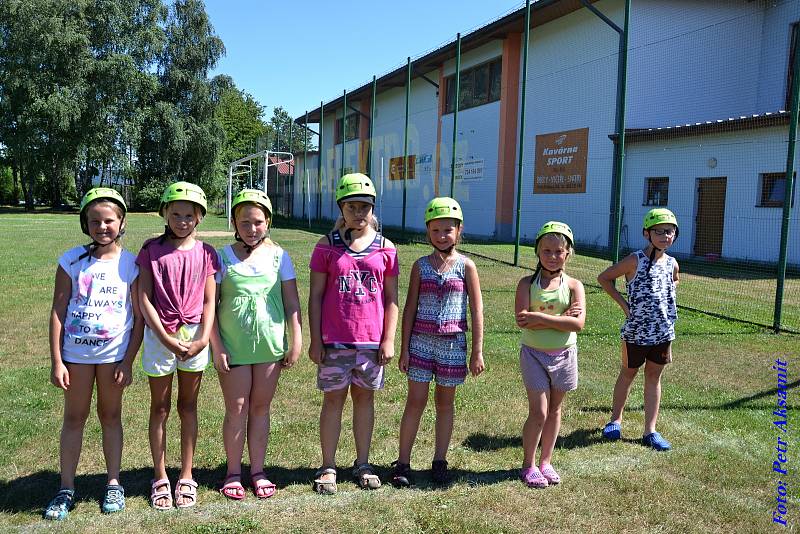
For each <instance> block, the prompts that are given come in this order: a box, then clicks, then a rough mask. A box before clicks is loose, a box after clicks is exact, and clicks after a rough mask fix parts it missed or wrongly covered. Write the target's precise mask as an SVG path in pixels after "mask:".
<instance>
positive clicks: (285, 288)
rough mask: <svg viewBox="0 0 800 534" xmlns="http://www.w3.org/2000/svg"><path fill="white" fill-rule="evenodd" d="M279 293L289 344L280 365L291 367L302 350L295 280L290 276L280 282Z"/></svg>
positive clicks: (298, 298)
mask: <svg viewBox="0 0 800 534" xmlns="http://www.w3.org/2000/svg"><path fill="white" fill-rule="evenodd" d="M281 295H282V296H283V313H284V316H285V317H286V323H287V326H288V327H289V332H290V333H289V335H290V337H291V345H289V351H288V352H287V353H286V355H285V356H284V357H283V360H281V365H283V366H284V367H291V366H293V365H294V364H295V363H297V359H298V358H299V357H300V352H301V351H302V350H303V334H302V332H301V329H300V324H301V320H302V319H301V318H300V297H299V296H298V294H297V280H296V279H294V278H292V279H291V280H286V281H285V282H281Z"/></svg>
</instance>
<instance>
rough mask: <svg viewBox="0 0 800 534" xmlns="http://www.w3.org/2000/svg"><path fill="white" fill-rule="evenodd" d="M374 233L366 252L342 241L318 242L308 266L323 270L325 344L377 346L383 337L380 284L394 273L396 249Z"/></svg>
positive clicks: (348, 346)
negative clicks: (360, 251)
mask: <svg viewBox="0 0 800 534" xmlns="http://www.w3.org/2000/svg"><path fill="white" fill-rule="evenodd" d="M380 243H382V238H381V236H380V234H379V235H378V236H377V237H376V240H375V242H374V245H371V246H370V249H371V250H370V249H368V252H367V254H366V255H363V254H357V255H355V254H353V253H352V251H351V250H350V249H349V248H347V247H346V246H344V245H343V244H342V243H341V241H334V244H333V245H328V244H317V246H316V247H315V248H314V252H313V253H312V254H311V262H310V264H309V266H310V267H311V270H312V271H314V272H318V273H326V274H327V275H328V278H327V280H326V286H325V293H324V294H323V296H322V321H321V322H322V342H323V344H324V345H325V346H326V347H338V348H365V349H377V348H378V347H379V345H380V342H381V340H382V338H383V284H384V279H385V277H387V276H397V275H398V274H399V272H400V271H399V267H398V264H397V251H396V250H395V249H393V248H385V247H382V246H380Z"/></svg>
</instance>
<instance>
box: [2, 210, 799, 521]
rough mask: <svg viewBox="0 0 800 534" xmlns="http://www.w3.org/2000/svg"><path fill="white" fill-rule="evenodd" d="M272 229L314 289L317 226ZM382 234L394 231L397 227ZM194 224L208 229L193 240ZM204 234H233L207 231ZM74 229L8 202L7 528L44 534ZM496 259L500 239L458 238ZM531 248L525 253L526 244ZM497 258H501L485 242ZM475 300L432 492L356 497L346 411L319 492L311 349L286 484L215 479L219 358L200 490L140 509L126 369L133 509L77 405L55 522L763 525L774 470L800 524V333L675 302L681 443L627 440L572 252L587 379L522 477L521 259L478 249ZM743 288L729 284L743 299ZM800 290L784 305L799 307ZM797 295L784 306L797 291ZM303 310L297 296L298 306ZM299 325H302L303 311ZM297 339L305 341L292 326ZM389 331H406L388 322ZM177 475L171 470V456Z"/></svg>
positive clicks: (611, 355)
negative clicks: (479, 312)
mask: <svg viewBox="0 0 800 534" xmlns="http://www.w3.org/2000/svg"><path fill="white" fill-rule="evenodd" d="M161 228H162V222H161V219H160V218H158V217H157V216H155V215H153V214H134V215H132V216H131V217H130V221H129V232H128V235H127V237H126V248H128V249H130V250H131V251H134V252H136V251H138V249H139V247H140V245H141V243H142V242H143V241H144V239H146V238H147V237H149V236H151V235H153V234H156V233H159V232H160V231H161ZM200 229H201V230H206V231H207V230H224V229H225V221H224V220H223V219H221V218H218V217H209V218H208V219H207V220H206V221H204V222H203V224H202V225H201V227H200ZM273 237H274V238H275V239H276V240H277V241H278V242H279V243H280V244H281V245H282V246H283V247H284V248H286V249H287V250H288V251H289V253H290V255H291V257H292V259H293V261H294V263H295V265H296V267H297V271H298V287H299V289H300V297H301V301H302V302H304V303H305V301H306V298H307V291H308V269H307V264H308V259H309V255H310V252H311V249H312V247H313V243H314V242H315V241H316V240H317V239H318V234H314V233H311V232H306V231H302V230H281V229H277V230H275V231H274V232H273ZM390 237H391V235H390ZM204 239H205V238H204ZM205 240H206V241H208V242H210V243H211V244H212V245H214V246H215V247H219V246H221V245H223V244H225V243H228V242H229V241H230V240H231V239H230V238H226V237H215V238H208V239H205ZM83 242H85V236H82V234H81V233H80V229H79V226H78V218H77V216H76V215H53V214H37V215H35V216H29V215H22V214H0V250H2V251H3V254H2V257H3V261H2V262H0V287H1V288H2V291H3V300H2V305H0V371H2V372H0V398H2V401H0V531H2V532H8V531H13V530H22V531H37V530H42V529H44V528H48V529H49V527H51V525H50V524H46V523H45V522H44V521H43V520H41V519H40V517H41V516H40V514H41V510H42V508H43V507H44V506H45V504H46V503H47V501H48V500H49V498H50V497H51V496H52V494H53V493H54V492H55V490H57V489H58V481H59V478H58V433H59V429H60V424H61V413H62V395H61V393H60V392H59V391H58V390H56V388H54V387H52V386H51V385H49V381H48V377H49V357H48V347H47V319H48V312H49V308H50V300H51V296H52V284H53V276H54V273H55V268H56V261H57V258H58V257H59V255H60V254H61V253H62V252H63V251H64V250H66V249H68V248H70V247H72V246H74V245H76V244H79V243H83ZM481 247H486V249H485V251H484V252H485V254H484V255H485V256H493V255H494V254H495V253H496V251H495V250H493V249H492V247H495V246H494V245H474V244H473V245H470V247H469V249H470V251H474V252H476V253H479V254H480V253H481ZM399 248H400V250H399V256H400V263H401V270H402V273H401V278H400V280H401V308H402V303H403V302H404V295H405V287H406V285H407V282H408V280H407V277H408V270H409V268H410V265H411V263H412V262H413V260H415V259H416V258H417V257H419V256H421V255H423V254H426V253H427V252H428V250H429V249H428V247H426V246H423V245H403V246H400V247H399ZM532 256H533V255H532V252H531V251H530V249H526V250H525V255H524V256H523V257H525V258H532ZM494 257H496V256H494ZM474 258H475V261H476V263H477V265H478V269H479V273H480V277H481V284H482V287H483V298H484V303H485V309H486V313H485V325H486V337H485V348H484V356H485V359H486V365H487V370H486V372H485V373H484V375H482V376H481V377H479V378H477V379H469V380H468V381H467V383H466V385H464V386H462V387H461V388H460V389H459V393H458V397H457V400H456V404H457V415H456V426H455V431H454V435H453V441H452V448H451V451H450V453H449V457H448V459H449V461H450V465H451V467H452V468H453V469H454V472H455V474H456V479H455V481H454V483H453V484H452V485H451V486H449V487H447V488H444V489H437V488H433V487H432V486H431V485H430V483H429V477H428V473H427V472H421V473H418V476H417V487H416V488H415V489H412V490H396V489H394V488H391V487H389V486H388V485H387V486H385V487H384V488H382V489H380V490H378V491H374V492H364V491H360V490H358V489H357V488H356V486H355V484H354V483H352V482H350V478H349V476H348V472H347V471H346V470H345V469H344V468H345V467H346V466H348V465H350V464H351V463H352V461H353V458H354V450H353V443H352V435H351V433H350V430H351V427H350V424H349V413H350V412H349V411H347V409H346V413H345V418H344V424H343V432H342V440H341V442H340V449H339V454H338V457H337V458H338V463H339V465H340V474H339V479H340V485H339V486H340V492H339V494H338V495H336V496H332V497H323V496H318V495H315V494H314V493H312V491H311V487H310V484H309V482H310V479H311V478H312V474H313V472H314V470H315V468H316V467H317V466H318V465H319V461H320V453H319V442H318V433H317V424H318V415H319V407H320V403H321V398H322V397H321V394H320V393H319V392H318V391H317V390H316V389H315V387H314V383H315V381H314V366H313V364H312V363H311V362H310V361H309V360H308V358H307V357H306V356H305V354H304V355H303V357H302V359H301V362H300V364H299V365H298V366H296V367H295V368H294V369H292V370H290V371H287V372H285V374H284V375H283V376H282V378H281V382H280V386H279V391H278V394H277V396H276V399H275V401H274V403H273V410H272V414H273V417H272V435H271V440H270V445H269V450H268V455H267V464H268V468H267V474H268V476H269V477H270V479H271V480H272V481H273V482H275V483H276V484H277V485H278V493H277V495H276V496H275V497H274V498H272V499H270V500H268V501H265V502H259V501H257V500H256V499H255V498H254V497H253V496H252V494H248V497H247V499H246V500H245V501H243V502H242V503H232V502H230V501H227V500H225V499H224V498H223V497H222V496H221V495H220V494H219V493H217V492H216V487H217V484H218V483H219V482H220V480H221V479H222V476H223V475H224V473H225V456H224V451H223V448H222V438H221V425H222V418H223V413H224V412H223V404H222V397H221V394H220V389H219V383H218V381H217V378H216V376H215V372H214V371H213V368H212V369H210V370H209V371H207V372H206V374H205V378H204V382H203V386H202V388H201V392H200V413H201V415H200V437H199V440H198V446H197V456H196V463H195V466H196V469H195V477H196V479H197V480H198V482H199V483H200V492H199V505H198V506H197V507H195V508H194V509H191V510H188V511H180V512H178V511H172V512H157V511H154V510H152V509H151V508H150V507H149V506H148V498H147V496H148V494H149V480H150V478H151V477H152V471H151V460H150V452H149V449H148V445H147V413H148V402H149V396H148V390H147V383H146V378H145V376H144V374H143V373H141V371H140V369H139V368H138V367H137V372H136V376H135V380H134V384H133V385H132V386H131V387H130V388H129V389H128V390H127V392H126V394H125V397H124V413H123V424H124V428H125V451H124V453H123V473H122V483H123V484H124V485H125V488H126V492H127V495H128V499H127V505H128V509H127V510H126V511H125V512H123V513H120V514H116V515H113V516H102V515H101V514H100V511H99V501H100V499H101V493H102V490H103V486H104V484H105V476H104V469H105V468H104V464H103V459H102V451H101V448H100V433H99V432H100V431H99V424H98V423H97V420H96V418H95V419H91V418H90V420H89V423H88V424H87V428H86V432H85V436H84V449H83V455H82V458H81V463H80V465H79V467H78V478H77V491H78V495H79V503H78V506H77V507H76V509H75V510H74V511H73V512H72V513H71V514H70V517H69V519H68V520H67V521H66V522H65V523H64V524H63V525H61V526H60V527H59V530H63V531H66V532H104V531H108V530H112V529H113V530H120V531H138V532H150V531H175V532H201V533H211V532H248V531H255V530H264V529H269V530H271V531H274V532H347V531H356V530H357V531H375V532H401V531H402V532H527V531H532V530H540V531H553V532H582V531H587V532H595V531H597V532H599V531H611V532H615V531H616V532H642V531H648V532H754V533H756V532H767V531H771V530H773V529H775V530H776V531H779V530H778V529H777V527H775V526H774V525H773V523H772V513H773V510H774V509H775V506H776V501H775V497H776V486H777V483H778V480H782V481H783V482H785V483H788V486H789V492H790V494H791V495H794V498H791V499H790V502H789V515H788V522H789V530H792V531H795V530H798V528H797V525H799V524H800V509H798V498H797V496H798V488H800V477H798V476H797V472H798V469H800V455H798V454H797V451H796V447H797V445H798V443H800V442H798V440H797V436H798V432H797V430H796V428H795V424H796V423H797V418H796V417H795V416H794V414H793V412H790V417H789V435H788V438H789V439H788V441H789V451H788V459H789V461H788V463H787V464H785V465H786V466H787V469H788V471H789V474H788V476H787V477H783V478H780V477H778V476H777V475H776V474H774V473H772V471H771V467H772V462H773V460H775V459H776V450H775V447H776V439H777V437H778V436H779V435H781V436H782V437H783V438H784V439H785V438H786V437H787V436H785V435H783V434H779V433H778V431H777V429H776V427H775V426H774V425H773V424H772V421H773V416H772V415H771V414H772V411H773V410H774V409H775V404H776V394H775V391H776V389H775V388H776V376H775V372H774V371H773V370H771V368H770V366H771V364H772V362H773V360H774V359H775V358H776V357H777V356H781V357H783V358H784V359H788V361H789V382H790V386H791V389H790V390H789V404H790V405H791V406H796V405H797V402H796V400H795V395H797V394H798V388H797V385H798V383H800V382H798V379H797V377H798V364H800V359H798V358H797V355H798V353H799V352H800V348H799V346H800V337H798V336H796V335H788V334H785V335H780V336H776V335H773V334H771V333H769V332H767V331H766V330H763V329H760V328H758V327H755V326H752V325H747V324H743V323H737V322H731V321H726V320H723V319H719V318H715V317H711V316H708V315H704V314H701V313H696V312H692V311H681V313H680V320H679V323H678V338H677V340H676V342H675V344H674V352H675V363H674V364H673V365H672V366H670V368H669V369H668V370H667V372H666V373H665V376H664V392H663V399H662V412H661V417H660V421H659V429H660V430H661V432H662V433H663V434H664V435H665V436H666V437H667V438H668V439H670V441H672V443H673V446H674V450H673V451H671V452H669V453H656V452H654V451H651V450H648V449H645V448H644V447H642V446H641V445H639V444H638V439H637V438H639V437H640V436H641V426H642V415H643V414H642V405H641V402H642V401H641V398H642V384H641V378H639V379H638V380H637V382H636V384H635V386H634V390H633V392H632V395H631V400H630V403H629V409H628V411H627V412H626V418H625V421H624V423H623V433H624V438H625V439H623V440H622V441H621V442H617V443H605V442H603V441H602V439H601V436H600V428H601V427H602V425H603V424H604V423H605V422H606V420H607V418H608V412H609V406H610V397H611V389H612V386H613V382H614V380H615V378H616V373H617V368H618V361H619V356H618V350H619V349H618V345H619V342H618V329H619V325H620V322H621V319H622V314H621V312H620V311H619V309H618V308H617V307H616V305H614V304H613V302H612V301H611V299H610V298H608V297H607V296H605V294H603V293H602V292H601V291H600V290H599V289H598V288H597V287H596V286H595V285H589V284H588V282H593V280H594V277H595V276H596V274H597V273H598V272H599V271H600V270H602V269H603V268H605V267H606V266H607V263H606V262H604V261H602V260H598V259H594V258H588V257H577V258H575V261H574V263H573V264H572V267H571V268H572V272H573V274H575V275H576V276H578V277H580V278H582V279H583V280H584V281H585V282H587V299H588V318H587V322H586V328H585V330H584V331H583V332H582V333H581V334H580V335H579V368H580V380H579V387H578V390H577V391H576V392H574V393H571V394H570V395H568V396H567V399H566V401H565V405H564V409H563V425H562V429H561V438H560V440H559V442H558V444H557V448H556V452H555V455H554V465H555V466H556V468H557V469H558V470H559V472H560V473H561V475H562V477H563V479H564V480H563V482H562V484H561V485H559V486H557V487H555V488H550V489H547V490H541V491H537V490H530V489H528V488H526V487H524V486H523V485H522V484H521V483H520V482H518V481H517V480H516V478H515V476H516V472H517V469H518V468H519V465H520V462H521V458H522V448H521V439H520V430H521V426H522V423H523V421H524V419H525V415H526V412H527V402H526V398H525V393H524V389H523V387H522V384H521V379H520V376H519V371H518V350H519V333H518V331H517V329H516V327H515V324H514V321H513V311H512V310H513V297H514V289H515V286H516V281H517V280H518V279H519V278H520V277H521V276H523V275H524V274H525V273H526V272H528V271H527V270H524V269H520V268H514V267H510V266H508V265H505V264H503V263H499V262H496V261H492V260H489V259H486V258H484V257H481V256H475V257H474ZM718 286H719V281H718V280H711V279H709V280H705V281H704V280H703V279H702V277H697V278H696V279H693V280H692V283H687V284H685V285H682V286H681V287H680V288H679V295H678V299H679V302H682V301H684V300H687V301H690V300H691V293H695V292H697V293H701V292H712V291H715V290H716V289H715V288H717V287H718ZM747 289H748V286H747V285H744V284H742V285H741V287H730V286H729V291H733V292H734V293H735V294H738V295H740V296H741V295H743V293H744V292H745V291H746V290H747ZM795 304H796V303H795ZM793 305H794V304H793ZM303 307H304V308H305V304H304V306H303ZM305 319H307V318H306V317H305V310H304V320H305ZM306 324H307V323H304V329H305V325H306ZM304 335H305V336H306V339H305V346H306V347H307V346H308V337H307V332H305V331H304ZM397 338H398V340H399V335H398V336H397ZM405 391H406V384H405V379H404V377H403V375H401V374H400V373H399V371H397V368H396V366H395V365H394V364H392V366H391V368H390V369H389V372H388V373H387V380H386V388H385V390H384V391H383V392H381V393H380V394H379V395H378V396H377V407H376V411H377V418H376V429H375V434H374V439H373V448H372V456H371V460H372V461H373V462H374V463H375V464H377V466H378V467H379V468H380V474H382V475H385V476H388V473H389V469H390V468H389V464H390V462H391V461H393V460H394V459H395V458H396V455H397V433H398V427H399V422H400V417H401V415H402V410H403V403H404V400H405ZM432 426H433V413H432V407H429V410H428V412H426V415H425V416H424V418H423V421H422V425H421V429H420V434H419V437H418V440H417V443H416V446H415V448H414V455H413V459H412V466H413V467H414V468H416V469H427V468H429V466H430V458H431V455H432V451H433V433H432ZM177 429H178V421H177V414H176V413H175V412H174V411H173V415H172V417H171V418H170V422H169V430H170V435H169V440H170V441H169V446H170V451H169V458H170V460H169V464H170V465H172V466H177V465H178V439H177V438H178V432H177ZM170 477H171V478H172V479H173V481H174V479H175V478H176V477H177V472H176V470H175V469H173V470H172V471H170Z"/></svg>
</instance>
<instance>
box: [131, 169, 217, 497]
mask: <svg viewBox="0 0 800 534" xmlns="http://www.w3.org/2000/svg"><path fill="white" fill-rule="evenodd" d="M159 214H160V215H162V216H163V217H164V218H165V219H166V221H167V226H166V228H165V231H164V234H163V235H162V236H161V237H157V238H155V239H151V240H149V241H147V242H145V244H144V245H143V246H142V250H141V251H140V252H139V257H138V258H137V259H136V263H137V264H138V265H139V267H140V269H141V274H140V276H139V279H140V282H139V302H140V304H141V307H142V315H143V316H144V319H145V322H146V323H147V328H146V329H145V334H144V349H143V351H142V369H143V370H144V372H145V373H146V374H147V375H148V377H149V382H150V426H149V428H150V452H151V453H152V455H153V471H154V475H155V476H154V478H153V482H152V486H151V491H150V504H151V505H152V506H153V508H155V509H157V510H169V509H170V508H172V504H173V500H172V490H171V487H170V483H169V479H168V478H167V470H166V455H167V418H168V417H169V411H170V408H171V406H172V401H171V395H172V376H173V374H174V373H175V371H176V370H177V374H178V415H179V416H180V419H181V472H180V478H179V480H178V482H177V483H176V484H175V505H176V506H177V507H178V508H188V507H190V506H194V505H195V504H196V503H197V483H196V482H195V481H194V479H193V477H192V463H193V459H194V448H195V445H196V443H197V394H198V392H199V390H200V380H201V379H202V377H203V370H204V369H205V368H206V366H207V365H208V362H209V356H208V342H209V338H210V336H211V329H212V327H213V324H214V305H215V292H216V283H215V281H214V273H216V272H217V270H218V259H217V253H216V252H215V251H214V248H213V247H212V246H211V245H207V244H205V243H202V242H201V241H197V240H196V239H195V238H194V236H195V228H196V226H197V225H198V224H199V223H200V221H201V220H202V219H203V217H204V216H205V214H206V196H205V194H204V193H203V190H202V189H200V188H199V187H198V186H196V185H194V184H190V183H187V182H177V183H174V184H172V185H170V186H168V187H167V189H166V190H165V191H164V194H163V195H162V196H161V206H160V208H159Z"/></svg>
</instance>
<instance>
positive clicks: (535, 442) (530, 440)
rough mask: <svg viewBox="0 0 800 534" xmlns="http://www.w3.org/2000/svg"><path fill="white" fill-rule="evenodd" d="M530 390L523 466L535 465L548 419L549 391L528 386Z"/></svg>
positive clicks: (524, 435) (523, 439) (524, 433)
mask: <svg viewBox="0 0 800 534" xmlns="http://www.w3.org/2000/svg"><path fill="white" fill-rule="evenodd" d="M526 389H527V391H528V418H527V419H526V420H525V425H524V426H523V427H522V451H523V459H522V468H523V469H528V468H530V467H533V465H534V458H535V457H536V448H537V447H538V446H539V439H540V438H541V436H542V429H543V428H544V423H545V420H546V419H547V405H548V402H549V396H550V392H549V391H537V390H535V389H530V388H526Z"/></svg>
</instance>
